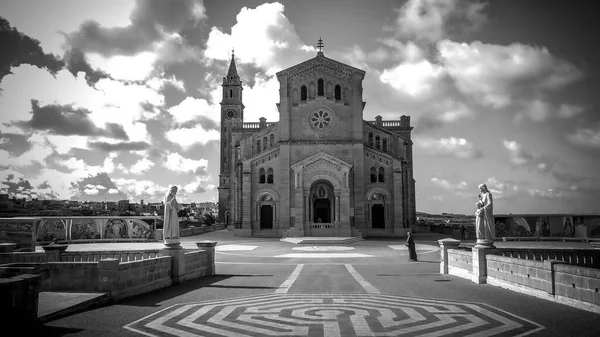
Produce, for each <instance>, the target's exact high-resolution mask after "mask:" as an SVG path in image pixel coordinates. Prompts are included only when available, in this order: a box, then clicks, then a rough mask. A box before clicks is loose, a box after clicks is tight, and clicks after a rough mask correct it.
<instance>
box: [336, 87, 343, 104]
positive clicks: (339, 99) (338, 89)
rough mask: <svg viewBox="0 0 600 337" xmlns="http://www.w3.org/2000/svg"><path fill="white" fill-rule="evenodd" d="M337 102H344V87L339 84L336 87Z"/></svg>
mask: <svg viewBox="0 0 600 337" xmlns="http://www.w3.org/2000/svg"><path fill="white" fill-rule="evenodd" d="M335 100H336V101H341V100H342V87H340V85H339V84H338V85H336V86H335Z"/></svg>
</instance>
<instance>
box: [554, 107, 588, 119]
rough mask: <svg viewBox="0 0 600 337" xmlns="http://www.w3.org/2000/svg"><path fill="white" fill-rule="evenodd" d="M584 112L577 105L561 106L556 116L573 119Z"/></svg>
mask: <svg viewBox="0 0 600 337" xmlns="http://www.w3.org/2000/svg"><path fill="white" fill-rule="evenodd" d="M583 111H584V108H583V107H581V106H579V105H573V104H561V105H560V107H559V109H558V112H557V115H558V117H560V118H573V117H576V116H579V115H580V114H581V113H582V112H583Z"/></svg>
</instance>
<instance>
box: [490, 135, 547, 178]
mask: <svg viewBox="0 0 600 337" xmlns="http://www.w3.org/2000/svg"><path fill="white" fill-rule="evenodd" d="M502 144H503V145H504V148H505V149H506V150H507V151H508V158H509V161H510V163H511V164H512V165H513V166H514V167H527V168H529V169H535V170H538V171H539V172H542V173H548V172H550V171H552V169H553V168H554V164H555V163H554V162H555V160H553V159H551V158H546V157H544V156H534V155H532V154H531V153H529V151H527V150H525V149H524V148H523V147H522V146H521V144H519V143H518V142H517V141H514V140H507V139H503V140H502Z"/></svg>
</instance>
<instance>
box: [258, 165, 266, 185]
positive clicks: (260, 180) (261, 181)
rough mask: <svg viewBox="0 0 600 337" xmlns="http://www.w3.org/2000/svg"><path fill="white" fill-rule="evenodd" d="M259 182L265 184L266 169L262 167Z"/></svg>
mask: <svg viewBox="0 0 600 337" xmlns="http://www.w3.org/2000/svg"><path fill="white" fill-rule="evenodd" d="M258 179H259V180H258V183H259V184H264V183H265V169H264V168H262V167H261V168H260V171H259V178H258Z"/></svg>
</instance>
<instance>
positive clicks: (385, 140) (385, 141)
mask: <svg viewBox="0 0 600 337" xmlns="http://www.w3.org/2000/svg"><path fill="white" fill-rule="evenodd" d="M382 143H383V152H387V138H383V140H382Z"/></svg>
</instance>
